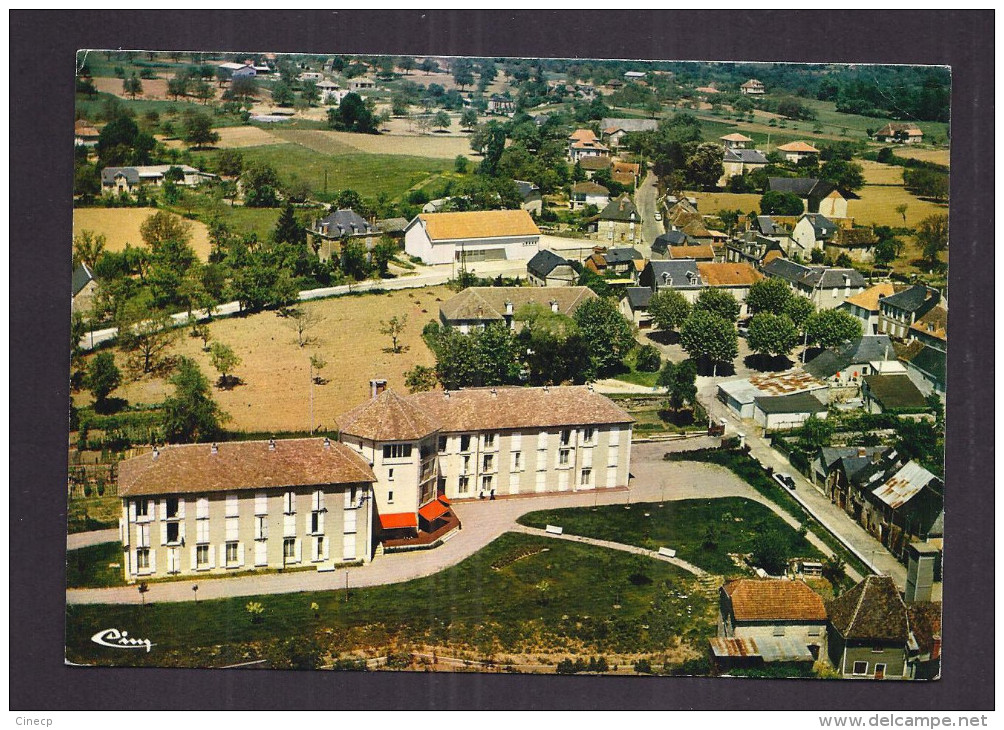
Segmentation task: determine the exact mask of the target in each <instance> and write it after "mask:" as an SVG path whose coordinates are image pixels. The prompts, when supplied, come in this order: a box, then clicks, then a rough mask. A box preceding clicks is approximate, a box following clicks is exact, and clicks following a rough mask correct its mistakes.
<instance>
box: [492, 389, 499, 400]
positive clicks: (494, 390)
mask: <svg viewBox="0 0 1004 730" xmlns="http://www.w3.org/2000/svg"><path fill="white" fill-rule="evenodd" d="M498 396H499V392H498V391H497V390H496V389H495V388H492V398H498Z"/></svg>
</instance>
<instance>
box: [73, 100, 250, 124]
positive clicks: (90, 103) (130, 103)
mask: <svg viewBox="0 0 1004 730" xmlns="http://www.w3.org/2000/svg"><path fill="white" fill-rule="evenodd" d="M109 99H115V100H116V101H118V102H119V103H120V104H121V105H122V107H123V108H125V109H129V110H130V111H133V112H135V113H136V115H137V116H139V117H142V116H143V115H144V114H146V113H147V112H150V111H154V112H157V114H159V115H160V116H161V118H163V117H167V116H172V115H174V116H179V117H180V115H181V114H182V113H183V112H185V111H193V112H199V113H201V114H209V115H210V116H211V117H212V119H213V126H214V127H241V126H244V122H243V121H242V120H241V119H240V117H237V116H234V115H231V114H214V113H213V108H212V107H211V106H207V105H205V104H200V103H198V102H194V101H168V100H163V99H126V98H122V97H119V96H115V95H114V94H105V93H101V92H99V93H97V94H95V95H94V96H87V95H86V94H77V97H76V106H75V110H76V112H77V113H78V114H79V115H80V116H81V118H83V119H92V120H93V119H96V118H97V117H98V115H99V112H100V111H101V108H102V107H103V106H104V104H105V102H107V100H109Z"/></svg>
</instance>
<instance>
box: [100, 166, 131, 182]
mask: <svg viewBox="0 0 1004 730" xmlns="http://www.w3.org/2000/svg"><path fill="white" fill-rule="evenodd" d="M118 175H122V176H123V177H124V178H125V179H126V181H127V182H128V183H129V184H130V185H133V184H136V183H138V182H139V171H138V170H137V169H136V168H135V167H106V168H104V169H103V170H101V182H102V183H104V184H106V185H111V184H112V183H114V182H115V178H116V177H117V176H118Z"/></svg>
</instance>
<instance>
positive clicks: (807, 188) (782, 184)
mask: <svg viewBox="0 0 1004 730" xmlns="http://www.w3.org/2000/svg"><path fill="white" fill-rule="evenodd" d="M818 184H819V180H818V179H817V178H814V177H769V178H767V187H768V188H770V189H771V190H773V191H774V192H778V193H795V195H797V196H798V197H800V198H808V197H809V193H811V192H812V191H813V188H815V187H816V185H818Z"/></svg>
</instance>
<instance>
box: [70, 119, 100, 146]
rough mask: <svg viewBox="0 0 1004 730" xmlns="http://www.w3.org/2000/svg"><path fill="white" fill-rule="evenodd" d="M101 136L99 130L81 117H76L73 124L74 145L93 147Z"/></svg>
mask: <svg viewBox="0 0 1004 730" xmlns="http://www.w3.org/2000/svg"><path fill="white" fill-rule="evenodd" d="M100 137H101V132H99V131H98V130H97V128H96V127H95V126H94V125H93V124H91V123H90V122H86V121H84V120H83V119H78V120H77V121H76V122H74V124H73V144H74V145H75V146H76V147H94V146H95V145H96V144H97V143H98V139H99V138H100Z"/></svg>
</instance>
